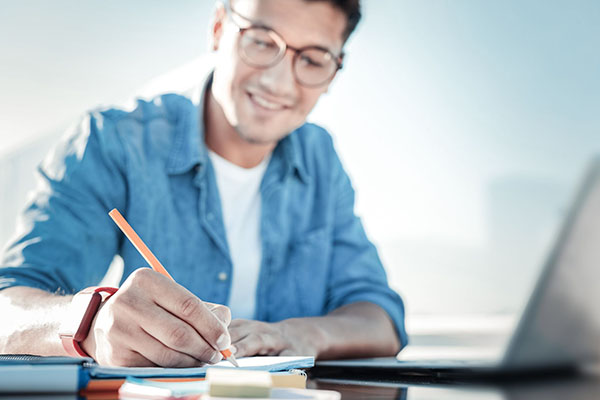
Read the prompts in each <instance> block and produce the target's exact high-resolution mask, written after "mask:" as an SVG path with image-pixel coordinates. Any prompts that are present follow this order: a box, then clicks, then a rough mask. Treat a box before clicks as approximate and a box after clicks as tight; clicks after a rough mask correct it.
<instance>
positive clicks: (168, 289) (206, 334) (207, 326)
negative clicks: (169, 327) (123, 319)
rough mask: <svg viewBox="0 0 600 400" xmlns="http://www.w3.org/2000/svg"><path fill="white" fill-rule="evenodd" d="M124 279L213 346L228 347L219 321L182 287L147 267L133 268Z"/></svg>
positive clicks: (220, 348) (217, 347) (218, 347)
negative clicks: (140, 289)
mask: <svg viewBox="0 0 600 400" xmlns="http://www.w3.org/2000/svg"><path fill="white" fill-rule="evenodd" d="M130 278H131V279H130ZM128 281H130V282H129V283H130V286H133V287H137V288H143V289H144V292H145V295H146V296H150V297H151V298H152V300H153V301H154V302H155V303H156V304H157V305H159V306H160V307H162V308H163V309H165V310H167V311H168V312H170V313H171V314H173V315H174V316H176V317H178V318H179V319H181V320H183V321H185V322H187V323H188V324H189V325H190V326H192V327H193V328H194V329H195V330H196V332H198V333H199V334H200V336H202V337H203V338H204V340H206V342H207V343H208V344H210V346H211V347H213V348H214V349H218V350H224V349H227V348H229V346H231V338H230V336H229V332H228V331H227V328H226V326H225V325H224V324H223V322H221V320H220V319H219V318H217V316H216V315H215V314H213V313H212V311H210V310H209V309H208V307H207V306H206V305H205V304H204V303H203V302H202V301H201V300H200V299H199V298H198V297H196V296H194V295H193V294H192V293H190V292H189V291H188V290H187V289H185V288H184V287H183V286H181V285H178V284H177V283H175V282H173V281H172V280H171V279H169V278H167V277H165V276H163V275H161V274H159V273H157V272H154V271H152V270H149V269H147V268H142V269H138V270H136V271H134V272H133V274H131V275H130V276H129V278H128ZM138 291H139V290H138Z"/></svg>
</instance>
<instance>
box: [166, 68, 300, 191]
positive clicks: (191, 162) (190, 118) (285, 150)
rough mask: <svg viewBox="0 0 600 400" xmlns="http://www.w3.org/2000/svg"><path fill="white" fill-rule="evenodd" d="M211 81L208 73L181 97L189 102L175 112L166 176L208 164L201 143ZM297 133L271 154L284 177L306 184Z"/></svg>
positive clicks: (205, 151)
mask: <svg viewBox="0 0 600 400" xmlns="http://www.w3.org/2000/svg"><path fill="white" fill-rule="evenodd" d="M212 78H213V72H212V71H211V72H210V73H209V74H208V75H207V76H206V77H205V78H204V79H203V81H202V82H201V84H200V85H197V86H195V87H194V88H192V89H191V90H189V91H187V92H185V93H184V96H185V97H187V98H188V99H189V100H187V99H186V100H185V101H186V105H185V106H181V109H177V110H176V111H177V112H176V114H177V122H176V126H175V131H176V132H175V135H174V144H173V147H172V150H171V153H170V155H169V159H168V161H167V172H168V173H169V174H180V173H184V172H187V171H189V170H190V169H192V168H194V167H199V172H203V171H204V170H206V168H203V166H204V165H206V163H207V162H208V150H207V148H206V145H205V143H204V103H205V101H206V94H207V93H208V89H209V88H210V86H211V84H212ZM168 96H169V95H165V96H161V97H162V100H163V102H164V103H165V105H166V106H167V107H168V105H167V104H166V103H167V101H165V97H168ZM190 100H191V102H190ZM168 108H170V107H168ZM299 130H301V128H298V129H296V130H295V131H293V132H292V133H290V134H289V135H287V136H285V137H284V138H283V139H281V140H280V141H279V143H278V144H277V146H276V147H275V150H274V151H273V157H279V158H281V161H282V162H283V165H285V167H284V173H285V175H286V176H287V175H289V174H291V173H295V174H296V175H297V176H298V178H299V179H300V180H301V181H302V182H304V183H307V181H308V174H307V173H306V169H305V167H304V163H303V162H302V154H301V153H302V149H301V146H300V143H299V140H298V135H299V134H300V132H299Z"/></svg>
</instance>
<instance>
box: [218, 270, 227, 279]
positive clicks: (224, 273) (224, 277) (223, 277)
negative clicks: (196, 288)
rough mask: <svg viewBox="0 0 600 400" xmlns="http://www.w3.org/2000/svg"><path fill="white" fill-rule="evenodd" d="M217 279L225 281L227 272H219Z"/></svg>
mask: <svg viewBox="0 0 600 400" xmlns="http://www.w3.org/2000/svg"><path fill="white" fill-rule="evenodd" d="M219 280H220V281H226V280H227V272H219Z"/></svg>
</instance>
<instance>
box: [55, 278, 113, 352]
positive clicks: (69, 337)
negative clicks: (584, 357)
mask: <svg viewBox="0 0 600 400" xmlns="http://www.w3.org/2000/svg"><path fill="white" fill-rule="evenodd" d="M116 292H117V288H114V287H108V286H103V287H98V286H92V287H89V288H86V289H83V290H82V291H80V292H79V293H77V294H76V295H75V296H74V297H73V300H71V306H70V310H69V314H68V316H67V318H65V320H63V322H62V324H61V327H60V331H59V333H58V335H59V336H60V340H61V342H62V345H63V347H64V348H65V350H66V351H67V354H69V355H70V356H71V357H90V356H89V354H86V352H85V351H83V349H82V348H81V345H80V343H81V342H83V340H84V339H85V338H86V337H87V335H88V333H89V332H90V327H91V325H92V321H93V320H94V317H95V316H96V313H97V312H98V309H99V308H100V304H102V302H103V301H106V300H108V299H109V298H110V297H111V296H112V295H113V294H115V293H116ZM103 294H104V295H103ZM107 294H108V295H107Z"/></svg>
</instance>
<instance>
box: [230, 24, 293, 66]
mask: <svg viewBox="0 0 600 400" xmlns="http://www.w3.org/2000/svg"><path fill="white" fill-rule="evenodd" d="M275 35H276V34H275V32H273V31H271V30H268V29H263V28H249V29H246V30H244V33H243V35H242V36H241V38H240V42H239V43H240V54H241V55H242V57H243V58H244V60H245V61H246V62H248V63H249V64H251V65H255V66H259V67H266V66H269V65H271V64H273V63H275V62H276V61H277V60H278V58H279V57H280V56H281V54H282V52H283V51H284V50H285V44H283V43H281V41H280V40H278V38H277V37H276V36H275Z"/></svg>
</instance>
